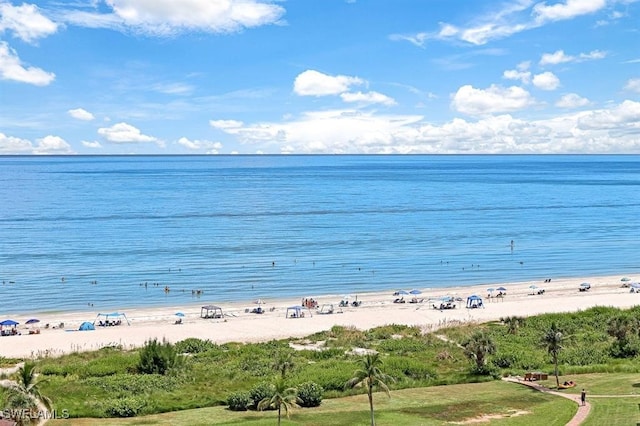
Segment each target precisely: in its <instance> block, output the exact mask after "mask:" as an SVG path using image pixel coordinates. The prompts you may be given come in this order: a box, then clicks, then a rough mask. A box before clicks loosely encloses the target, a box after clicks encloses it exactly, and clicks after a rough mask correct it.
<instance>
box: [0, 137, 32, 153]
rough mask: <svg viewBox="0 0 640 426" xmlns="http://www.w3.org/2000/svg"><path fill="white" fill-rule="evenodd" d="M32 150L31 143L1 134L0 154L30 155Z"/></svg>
mask: <svg viewBox="0 0 640 426" xmlns="http://www.w3.org/2000/svg"><path fill="white" fill-rule="evenodd" d="M32 150H33V145H32V144H31V141H28V140H26V139H20V138H16V137H13V136H7V135H5V134H4V133H0V154H28V153H31V151H32Z"/></svg>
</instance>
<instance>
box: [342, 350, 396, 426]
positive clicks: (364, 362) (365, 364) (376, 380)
mask: <svg viewBox="0 0 640 426" xmlns="http://www.w3.org/2000/svg"><path fill="white" fill-rule="evenodd" d="M358 363H359V364H360V368H358V369H357V370H356V371H355V373H354V376H353V377H352V378H351V379H349V381H348V382H347V384H346V385H345V387H346V388H354V387H356V386H362V387H364V388H365V389H366V390H367V398H368V399H369V410H370V411H371V426H375V424H376V421H375V417H374V412H373V389H374V388H379V389H382V390H383V391H384V392H385V393H386V394H387V396H388V397H389V398H391V394H390V393H389V386H387V383H385V382H389V383H390V382H393V381H394V380H393V377H391V376H389V375H388V374H385V373H383V372H382V369H381V367H382V359H381V358H380V354H378V353H373V354H367V355H365V356H364V357H362V358H360V359H359V360H358Z"/></svg>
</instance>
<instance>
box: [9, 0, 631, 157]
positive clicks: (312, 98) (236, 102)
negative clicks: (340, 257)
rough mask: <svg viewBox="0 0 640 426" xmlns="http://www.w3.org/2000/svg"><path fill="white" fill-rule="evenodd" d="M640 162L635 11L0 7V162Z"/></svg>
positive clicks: (121, 4) (464, 4) (469, 1)
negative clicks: (38, 158)
mask: <svg viewBox="0 0 640 426" xmlns="http://www.w3.org/2000/svg"><path fill="white" fill-rule="evenodd" d="M562 153H567V154H574V153H576V154H577V153H580V154H640V0H547V1H539V0H510V1H500V0H273V1H270V0H41V1H31V2H29V0H20V1H14V0H0V155H13V154H19V155H44V154H56V155H67V154H69V155H73V154H79V155H129V154H219V155H226V154H562Z"/></svg>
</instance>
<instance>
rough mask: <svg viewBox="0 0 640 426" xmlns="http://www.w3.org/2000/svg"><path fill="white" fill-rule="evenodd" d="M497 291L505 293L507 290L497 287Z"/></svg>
mask: <svg viewBox="0 0 640 426" xmlns="http://www.w3.org/2000/svg"><path fill="white" fill-rule="evenodd" d="M498 291H502V292H505V291H507V289H506V288H504V287H498Z"/></svg>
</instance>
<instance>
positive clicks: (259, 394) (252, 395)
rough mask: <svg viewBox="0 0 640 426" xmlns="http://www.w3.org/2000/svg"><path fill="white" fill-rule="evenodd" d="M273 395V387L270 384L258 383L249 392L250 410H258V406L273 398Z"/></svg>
mask: <svg viewBox="0 0 640 426" xmlns="http://www.w3.org/2000/svg"><path fill="white" fill-rule="evenodd" d="M272 395H273V385H271V384H269V383H264V382H263V383H258V384H257V385H255V386H254V387H253V388H251V390H250V391H249V399H250V401H249V402H250V404H249V408H252V409H254V410H255V409H257V408H258V404H259V403H260V401H262V400H263V399H265V398H271V396H272Z"/></svg>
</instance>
